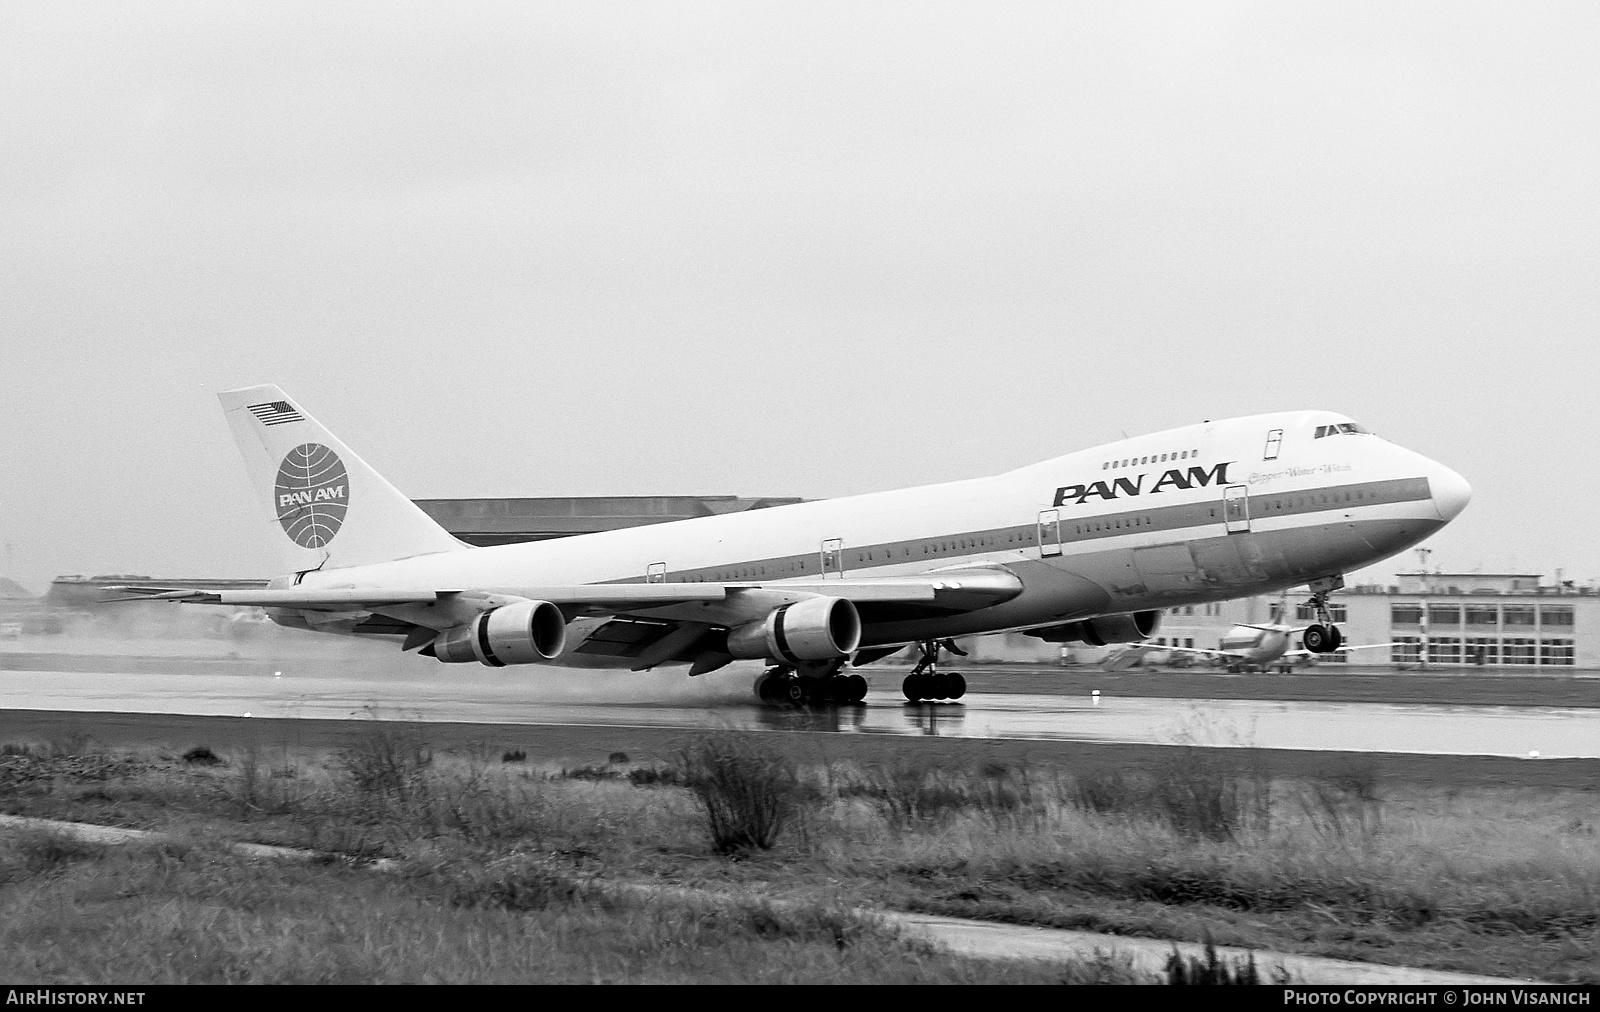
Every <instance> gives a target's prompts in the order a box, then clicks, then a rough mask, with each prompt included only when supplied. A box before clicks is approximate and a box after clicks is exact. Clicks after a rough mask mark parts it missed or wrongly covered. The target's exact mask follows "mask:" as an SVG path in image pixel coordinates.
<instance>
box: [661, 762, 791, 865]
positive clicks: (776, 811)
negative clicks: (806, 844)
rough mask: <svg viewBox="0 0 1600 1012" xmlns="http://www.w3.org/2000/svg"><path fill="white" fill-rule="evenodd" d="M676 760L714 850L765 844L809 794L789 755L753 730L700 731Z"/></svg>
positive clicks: (725, 851)
mask: <svg viewBox="0 0 1600 1012" xmlns="http://www.w3.org/2000/svg"><path fill="white" fill-rule="evenodd" d="M678 759H679V765H680V766H681V767H682V778H683V784H684V786H686V787H688V788H689V790H690V792H691V793H693V795H694V796H695V798H696V799H697V800H698V801H699V802H700V806H701V808H702V809H703V810H704V812H705V817H706V828H707V830H709V832H710V834H711V844H712V847H713V848H714V849H715V850H716V852H717V853H719V854H736V853H740V852H743V851H748V850H752V849H761V850H768V849H770V848H771V847H772V846H773V844H775V843H777V842H778V837H779V836H780V835H781V834H782V833H783V830H784V827H785V826H787V825H788V824H789V823H790V822H791V821H793V820H794V818H795V817H796V815H797V814H798V813H799V811H800V809H801V806H802V804H803V803H804V802H805V800H806V798H807V796H808V794H809V793H810V792H809V791H808V790H807V789H806V787H805V785H804V784H803V783H802V782H801V780H800V774H799V770H798V769H797V768H796V765H795V762H794V760H793V759H791V758H789V757H788V756H786V755H784V754H783V752H782V751H780V750H778V749H777V748H774V747H773V746H771V745H769V744H767V743H766V742H764V741H762V740H761V739H760V737H758V736H755V735H743V734H736V733H734V732H730V731H713V732H710V733H707V734H703V735H700V736H699V737H697V738H695V739H693V740H691V741H690V742H689V743H688V744H687V745H685V746H684V747H683V749H682V750H681V752H680V753H679V756H678Z"/></svg>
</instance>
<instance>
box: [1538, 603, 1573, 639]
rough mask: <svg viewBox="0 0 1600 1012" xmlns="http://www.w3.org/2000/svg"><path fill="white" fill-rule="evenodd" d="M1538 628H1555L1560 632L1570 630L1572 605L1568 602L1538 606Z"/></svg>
mask: <svg viewBox="0 0 1600 1012" xmlns="http://www.w3.org/2000/svg"><path fill="white" fill-rule="evenodd" d="M1539 628H1540V629H1557V630H1560V631H1562V632H1570V631H1571V630H1572V605H1570V604H1542V605H1540V606H1539Z"/></svg>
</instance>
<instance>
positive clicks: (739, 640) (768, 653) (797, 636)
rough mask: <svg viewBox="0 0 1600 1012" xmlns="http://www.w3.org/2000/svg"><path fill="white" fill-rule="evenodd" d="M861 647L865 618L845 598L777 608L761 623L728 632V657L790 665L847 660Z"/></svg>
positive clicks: (822, 598)
mask: <svg viewBox="0 0 1600 1012" xmlns="http://www.w3.org/2000/svg"><path fill="white" fill-rule="evenodd" d="M860 645H861V616H860V615H859V614H858V613H857V612H856V606H855V605H853V604H851V603H850V602H849V601H846V600H845V599H844V598H841V597H813V598H807V599H806V600H804V601H799V602H797V603H795V604H786V605H783V606H782V607H779V608H774V609H773V611H772V613H771V614H769V615H768V616H767V617H766V618H764V619H762V620H761V621H759V622H747V623H746V624H744V625H742V626H739V627H737V628H735V629H730V630H729V631H728V653H730V654H732V655H733V656H735V657H742V658H745V659H747V660H749V659H755V660H759V659H763V658H768V657H771V658H773V659H775V660H779V661H787V662H788V663H790V664H799V663H801V662H803V661H825V660H831V659H833V658H835V657H845V656H847V655H849V654H851V653H854V652H855V649H856V647H858V646H860Z"/></svg>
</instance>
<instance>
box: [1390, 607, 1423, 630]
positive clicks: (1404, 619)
mask: <svg viewBox="0 0 1600 1012" xmlns="http://www.w3.org/2000/svg"><path fill="white" fill-rule="evenodd" d="M1389 624H1390V625H1421V624H1422V605H1420V604H1391V605H1390V606H1389Z"/></svg>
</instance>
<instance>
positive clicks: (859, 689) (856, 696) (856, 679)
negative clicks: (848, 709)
mask: <svg viewBox="0 0 1600 1012" xmlns="http://www.w3.org/2000/svg"><path fill="white" fill-rule="evenodd" d="M845 681H846V682H847V683H848V688H847V689H846V691H845V694H844V702H846V703H859V702H861V701H862V700H863V699H866V698H867V680H866V678H865V677H864V676H862V675H849V676H847V677H846V678H845Z"/></svg>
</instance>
